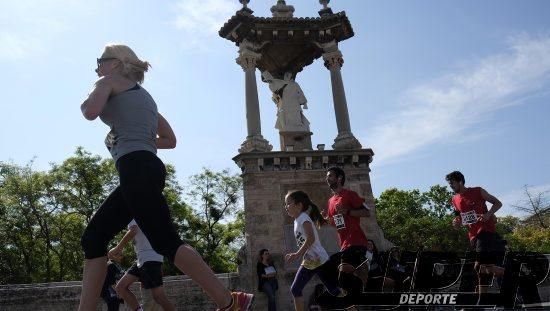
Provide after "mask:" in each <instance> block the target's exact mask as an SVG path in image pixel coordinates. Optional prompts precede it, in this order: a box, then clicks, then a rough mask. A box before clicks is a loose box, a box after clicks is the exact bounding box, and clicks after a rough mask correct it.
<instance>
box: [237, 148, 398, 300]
mask: <svg viewBox="0 0 550 311" xmlns="http://www.w3.org/2000/svg"><path fill="white" fill-rule="evenodd" d="M372 156H373V152H372V150H371V149H355V150H342V151H340V150H310V151H288V152H285V151H281V152H250V153H241V154H239V155H237V156H236V157H234V158H233V160H234V161H235V162H236V163H237V165H238V166H239V167H240V169H241V171H242V177H243V194H244V210H245V227H246V248H245V249H243V252H242V254H240V257H242V262H243V263H244V264H243V265H242V266H240V267H239V275H240V276H241V278H242V284H247V285H246V286H247V287H248V288H246V290H250V291H251V292H253V293H254V294H256V295H259V296H263V293H260V292H258V291H257V284H258V283H257V282H258V280H257V275H256V263H257V261H258V252H259V251H260V250H261V249H263V248H267V249H269V251H270V253H271V255H272V257H273V259H274V261H275V265H276V267H277V270H278V281H279V287H280V288H279V293H289V292H290V285H291V284H292V281H293V279H294V275H295V273H296V270H297V268H298V265H299V262H295V263H293V264H286V263H285V262H284V255H285V254H287V253H288V252H291V251H296V250H297V247H296V241H295V239H294V234H293V221H294V220H293V219H292V218H291V217H289V216H288V215H287V214H286V212H285V210H284V208H283V204H284V197H285V195H286V194H287V192H288V191H289V190H303V191H305V192H306V193H308V194H309V196H310V198H311V199H312V201H313V202H314V203H315V204H317V205H318V206H319V208H320V209H322V210H323V209H324V210H326V209H327V201H328V199H329V198H330V196H332V192H331V190H330V189H329V187H328V185H327V184H326V182H325V177H326V169H327V168H328V167H330V166H340V167H342V168H343V169H344V170H345V172H346V188H348V189H351V190H353V191H356V192H357V193H358V194H359V195H360V196H361V197H364V198H365V200H366V202H367V204H368V205H369V206H371V207H372V210H371V216H370V217H368V218H363V219H362V222H361V225H362V227H363V230H364V231H365V233H366V235H367V237H368V238H370V239H373V240H374V241H375V243H376V244H377V246H378V247H379V249H382V250H385V249H387V248H388V247H389V246H390V245H391V243H390V242H388V241H386V240H385V238H384V235H383V233H382V230H381V229H380V227H379V226H378V224H377V222H376V209H375V208H374V197H373V195H372V188H371V183H370V177H369V172H370V168H369V163H370V162H371V161H372ZM319 235H320V240H321V244H322V245H323V246H324V247H325V249H326V250H327V251H328V252H329V254H334V253H335V252H338V251H339V247H338V236H337V235H336V230H335V229H334V228H333V227H331V226H323V228H322V229H321V230H319ZM317 283H318V282H317V281H316V280H315V279H314V280H313V281H312V282H310V284H308V286H307V287H306V290H305V291H304V298H306V299H307V297H308V295H309V294H310V293H311V292H312V290H313V288H314V286H315V284H317ZM278 299H279V301H278V308H279V309H280V310H292V309H293V305H292V297H291V296H290V295H278ZM258 308H259V310H260V309H261V308H260V306H258ZM262 310H263V309H262Z"/></svg>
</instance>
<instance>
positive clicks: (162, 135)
mask: <svg viewBox="0 0 550 311" xmlns="http://www.w3.org/2000/svg"><path fill="white" fill-rule="evenodd" d="M157 136H158V137H157V148H158V149H173V148H175V147H176V134H174V131H173V130H172V127H170V123H168V121H167V120H166V119H165V118H164V117H163V116H162V115H161V114H160V113H159V114H158V128H157Z"/></svg>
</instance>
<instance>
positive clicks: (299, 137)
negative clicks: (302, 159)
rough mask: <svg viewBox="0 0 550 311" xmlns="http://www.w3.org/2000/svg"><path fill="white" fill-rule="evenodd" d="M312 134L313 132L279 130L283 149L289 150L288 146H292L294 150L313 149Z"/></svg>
mask: <svg viewBox="0 0 550 311" xmlns="http://www.w3.org/2000/svg"><path fill="white" fill-rule="evenodd" d="M311 135H313V133H312V132H279V138H280V140H281V150H283V151H287V150H288V148H287V147H290V146H292V150H296V151H304V150H313V147H312V146H311ZM292 150H288V151H292Z"/></svg>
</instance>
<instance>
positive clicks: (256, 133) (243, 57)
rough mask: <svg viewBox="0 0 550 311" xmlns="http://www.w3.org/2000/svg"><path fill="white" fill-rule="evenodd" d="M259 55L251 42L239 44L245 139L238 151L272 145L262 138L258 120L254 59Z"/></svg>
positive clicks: (257, 149)
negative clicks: (243, 82) (244, 109)
mask: <svg viewBox="0 0 550 311" xmlns="http://www.w3.org/2000/svg"><path fill="white" fill-rule="evenodd" d="M260 57H261V55H260V54H259V53H256V52H254V50H253V44H252V43H250V42H248V41H246V40H244V41H243V42H242V43H241V44H240V45H239V57H237V64H239V65H241V67H242V68H243V70H244V79H245V95H246V127H247V136H246V140H245V141H244V142H243V143H242V144H241V148H240V149H239V153H243V152H252V151H258V152H265V151H271V149H272V148H273V146H271V145H270V144H269V142H268V141H267V140H266V139H264V138H263V136H262V126H261V122H260V102H259V100H258V86H257V85H256V61H257V60H258V59H259V58H260Z"/></svg>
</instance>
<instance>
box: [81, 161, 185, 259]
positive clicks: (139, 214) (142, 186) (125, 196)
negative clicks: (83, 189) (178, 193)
mask: <svg viewBox="0 0 550 311" xmlns="http://www.w3.org/2000/svg"><path fill="white" fill-rule="evenodd" d="M116 168H117V171H118V175H119V178H120V185H119V186H118V187H116V188H115V190H113V192H111V194H110V195H109V196H108V197H107V199H106V200H105V201H104V202H103V203H102V204H101V206H100V207H99V209H98V210H97V211H96V213H95V214H94V216H93V217H92V219H91V220H90V223H88V226H87V227H86V229H85V230H84V234H83V235H82V239H81V244H82V248H83V249H84V257H85V258H87V259H93V258H98V257H103V256H106V255H107V246H108V244H109V242H110V241H111V240H112V239H113V238H114V237H115V235H117V234H118V233H119V232H120V231H122V230H123V229H125V228H126V227H127V226H128V223H129V222H130V221H131V220H132V219H135V220H136V222H137V224H138V225H139V228H140V229H141V231H143V233H144V234H145V236H146V237H147V239H148V240H149V242H150V243H151V246H152V247H153V249H154V250H155V251H156V252H157V253H159V254H161V255H163V256H165V257H166V258H168V260H170V261H172V262H173V261H174V257H175V256H176V252H177V250H178V248H179V247H180V245H182V244H184V242H183V241H182V240H181V238H180V237H179V235H178V233H177V231H176V229H175V227H174V224H173V223H172V219H171V217H170V211H169V209H168V204H167V203H166V199H165V198H164V195H163V194H162V190H163V189H164V185H165V179H166V168H165V167H164V164H163V163H162V161H161V160H160V159H159V158H158V157H157V156H156V155H155V154H154V153H152V152H149V151H134V152H131V153H129V154H126V155H124V156H122V157H121V158H119V159H118V161H117V162H116Z"/></svg>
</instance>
